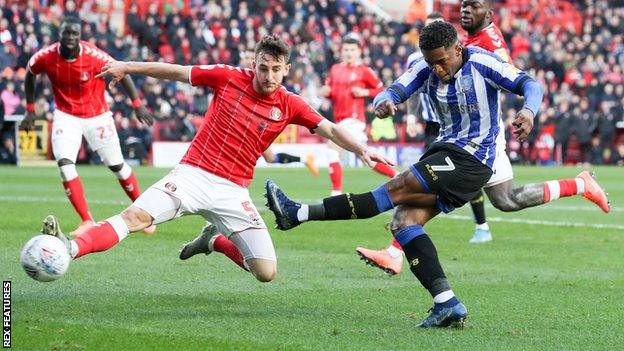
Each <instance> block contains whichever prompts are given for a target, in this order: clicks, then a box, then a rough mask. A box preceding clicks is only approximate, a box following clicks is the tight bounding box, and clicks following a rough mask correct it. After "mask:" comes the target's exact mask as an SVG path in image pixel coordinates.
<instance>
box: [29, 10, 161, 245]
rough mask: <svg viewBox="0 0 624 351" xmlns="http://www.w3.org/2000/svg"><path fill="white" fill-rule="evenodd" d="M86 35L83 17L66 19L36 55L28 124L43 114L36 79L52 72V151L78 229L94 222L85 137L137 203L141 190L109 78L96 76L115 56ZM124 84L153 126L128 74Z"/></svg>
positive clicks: (31, 68) (32, 64)
mask: <svg viewBox="0 0 624 351" xmlns="http://www.w3.org/2000/svg"><path fill="white" fill-rule="evenodd" d="M80 35H81V26H80V20H79V19H77V18H71V17H68V18H65V19H63V21H62V22H61V26H60V40H59V41H58V42H56V43H54V44H52V45H50V46H48V47H46V48H43V49H41V50H39V51H38V52H37V53H35V54H34V55H33V56H32V58H31V59H30V61H29V62H28V70H27V71H26V78H25V81H24V87H25V91H26V111H27V112H26V117H25V118H24V121H23V122H22V127H23V128H25V129H27V130H29V129H30V128H32V125H33V123H34V121H35V119H36V118H37V116H36V115H35V105H34V101H35V81H36V79H37V78H36V76H37V75H38V74H39V73H46V74H47V76H48V78H49V80H50V82H51V83H52V90H53V91H54V102H55V105H56V106H55V110H54V119H53V124H52V152H53V153H54V158H55V159H56V162H57V164H58V167H59V170H60V173H61V178H62V180H63V187H64V188H65V192H66V193H67V197H68V198H69V201H70V202H71V204H72V205H73V206H74V209H75V210H76V212H77V213H78V215H79V216H80V218H81V219H82V224H81V225H80V226H79V227H78V229H76V231H75V233H80V232H82V231H83V230H85V228H87V227H89V226H92V225H93V224H94V222H93V217H92V216H91V212H90V211H89V205H88V204H87V200H86V198H85V194H84V190H83V187H82V182H81V180H80V177H79V176H78V172H77V171H76V165H75V163H76V157H77V155H78V151H79V150H80V144H81V143H82V137H83V136H84V138H85V140H86V141H87V143H88V144H89V146H90V147H91V149H92V150H93V151H96V152H97V153H98V155H99V156H100V158H101V159H102V162H104V164H105V165H106V166H108V168H109V169H110V170H111V171H113V172H114V173H115V175H117V178H118V179H119V184H120V185H121V187H122V188H123V190H124V191H125V192H126V194H127V195H128V197H129V198H130V199H131V200H132V201H134V200H136V199H137V198H138V197H139V195H140V194H141V193H140V191H139V184H138V182H137V179H136V177H135V175H134V172H133V171H132V168H130V166H129V165H128V164H127V163H126V162H124V158H123V155H122V153H121V147H120V146H119V137H118V136H117V129H116V128H115V123H114V121H113V117H112V116H113V115H112V113H111V112H110V109H109V108H108V104H107V103H106V101H105V99H104V90H105V89H106V82H105V81H104V79H101V78H96V77H95V75H96V74H98V73H99V72H100V71H101V70H102V67H104V65H105V64H107V63H109V62H112V61H114V59H113V58H112V57H110V56H109V55H108V54H106V53H105V52H103V51H102V50H100V49H98V48H97V47H95V46H93V45H91V44H89V43H87V42H84V41H81V40H80ZM122 85H123V86H124V88H125V90H126V92H127V94H128V96H129V97H130V98H131V99H132V106H133V107H134V110H135V114H136V116H137V118H138V119H139V120H140V121H141V122H144V123H147V124H148V125H151V124H152V117H151V116H150V114H149V113H148V112H147V110H146V109H145V107H143V106H142V105H141V100H139V98H138V96H137V92H136V89H135V87H134V84H133V83H132V80H131V79H130V77H126V78H124V79H123V80H122ZM155 229H156V228H155V227H151V228H149V229H147V230H146V232H149V233H153V232H154V230H155Z"/></svg>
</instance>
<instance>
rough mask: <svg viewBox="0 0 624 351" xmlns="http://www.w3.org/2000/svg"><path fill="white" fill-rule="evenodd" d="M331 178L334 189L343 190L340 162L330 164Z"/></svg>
mask: <svg viewBox="0 0 624 351" xmlns="http://www.w3.org/2000/svg"><path fill="white" fill-rule="evenodd" d="M329 179H330V180H331V183H332V191H342V166H341V165H340V162H332V163H330V164H329Z"/></svg>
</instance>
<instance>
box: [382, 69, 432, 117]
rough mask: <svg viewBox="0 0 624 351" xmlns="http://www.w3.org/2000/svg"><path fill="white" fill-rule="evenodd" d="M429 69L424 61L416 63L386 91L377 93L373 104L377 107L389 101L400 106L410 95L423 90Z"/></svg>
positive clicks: (429, 72) (429, 73)
mask: <svg viewBox="0 0 624 351" xmlns="http://www.w3.org/2000/svg"><path fill="white" fill-rule="evenodd" d="M430 75H431V68H429V66H428V65H427V63H426V62H425V60H423V59H420V60H418V61H416V62H415V63H414V64H413V65H412V66H411V67H410V68H409V69H408V70H407V71H406V72H405V73H403V74H402V75H401V76H400V77H399V78H398V79H397V80H395V81H394V83H392V85H390V86H389V87H388V88H386V90H384V91H382V92H381V93H379V94H378V95H377V96H376V97H375V100H373V104H374V105H375V106H377V105H378V104H379V103H380V102H381V101H383V100H391V101H392V102H394V103H395V104H400V103H402V102H405V101H406V100H407V99H409V97H410V96H412V94H415V93H420V92H421V91H423V90H424V88H425V85H426V83H427V81H428V80H429V76H430Z"/></svg>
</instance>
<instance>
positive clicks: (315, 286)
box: [0, 166, 624, 350]
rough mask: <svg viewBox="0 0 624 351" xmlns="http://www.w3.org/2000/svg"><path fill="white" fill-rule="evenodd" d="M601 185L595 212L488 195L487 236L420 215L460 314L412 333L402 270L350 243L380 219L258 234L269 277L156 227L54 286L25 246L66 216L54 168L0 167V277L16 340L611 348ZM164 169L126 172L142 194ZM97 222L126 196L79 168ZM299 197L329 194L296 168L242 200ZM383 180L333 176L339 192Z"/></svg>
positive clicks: (321, 181)
mask: <svg viewBox="0 0 624 351" xmlns="http://www.w3.org/2000/svg"><path fill="white" fill-rule="evenodd" d="M594 170H595V171H596V174H597V177H598V180H599V182H601V184H602V185H603V186H604V187H605V188H606V189H607V190H608V191H609V193H610V198H611V202H612V205H613V211H612V212H611V213H610V214H608V215H605V214H604V213H602V212H601V211H600V210H599V209H598V208H597V207H595V206H594V205H593V204H591V203H589V202H587V201H585V200H584V199H582V198H580V197H576V198H566V199H561V200H559V201H557V202H555V203H551V204H548V205H545V206H541V207H538V208H534V209H529V210H525V211H522V212H517V213H502V212H499V211H497V210H495V209H493V208H492V207H491V205H489V203H488V207H487V208H486V209H487V215H488V218H489V224H490V227H491V229H492V232H493V234H494V241H493V242H491V243H487V244H482V245H471V244H468V239H469V238H470V236H471V235H472V232H473V229H474V225H473V223H472V221H471V219H470V216H471V212H470V209H469V207H468V206H466V207H464V208H462V209H459V210H456V211H455V212H453V213H452V214H450V215H445V216H439V217H438V218H436V219H434V220H433V221H432V222H430V223H429V224H428V225H427V230H428V232H429V233H430V234H431V237H432V239H433V240H434V242H435V244H436V246H437V248H438V252H439V255H440V258H441V261H442V264H443V266H444V268H445V270H446V273H447V275H448V277H449V278H450V282H451V284H452V286H453V290H454V291H455V292H456V294H457V295H458V297H459V298H460V299H461V300H462V301H463V302H464V303H465V304H466V306H467V307H468V310H469V318H468V322H467V327H466V328H465V329H463V330H418V329H416V328H415V326H416V324H417V323H418V322H419V321H420V320H421V319H422V318H424V317H425V316H426V315H427V310H428V308H429V307H431V298H430V297H429V296H428V294H427V292H426V291H425V290H424V289H423V288H422V287H421V286H420V285H419V284H418V283H417V281H416V280H415V278H414V277H413V276H412V274H411V272H410V271H409V270H408V268H407V266H404V269H403V272H402V274H400V275H398V276H395V277H387V276H384V275H383V273H382V272H381V271H380V270H378V269H375V268H371V267H368V266H365V265H364V264H363V263H362V262H361V261H359V260H358V258H357V256H356V254H355V250H354V249H355V247H356V246H358V245H363V246H367V247H372V248H380V247H385V246H386V245H387V244H388V242H389V239H390V235H389V234H388V233H387V232H386V231H385V229H384V225H385V223H386V222H388V220H389V219H390V216H389V215H387V214H386V215H380V216H378V217H377V218H373V219H369V220H363V221H350V222H344V221H343V222H316V223H308V224H305V225H303V226H301V227H298V228H296V229H294V230H292V231H289V232H280V231H277V230H274V229H271V234H272V236H273V240H274V242H275V247H276V251H277V255H278V267H279V268H278V277H277V279H276V280H275V281H273V282H271V283H268V284H262V283H259V282H256V281H255V280H254V279H253V278H252V277H251V276H250V275H249V274H248V273H246V272H244V271H242V270H241V269H239V268H238V267H236V266H235V265H234V264H232V263H231V262H230V261H228V260H227V259H226V258H225V257H223V256H222V255H220V254H212V255H210V256H202V257H193V258H192V259H190V260H189V261H185V262H182V261H179V260H178V258H177V255H178V250H179V248H180V247H181V245H182V244H183V243H185V242H186V241H188V240H190V239H192V238H194V237H195V236H196V234H197V233H198V231H199V229H200V228H201V226H202V224H203V222H202V218H201V217H186V218H182V219H179V220H176V221H174V222H170V223H166V224H162V225H160V226H159V228H158V231H157V233H156V234H155V235H154V236H145V235H143V234H134V235H131V236H130V237H129V238H128V239H126V240H125V241H124V242H122V243H121V244H120V245H119V246H117V247H115V248H113V249H112V250H110V251H108V252H105V253H99V254H94V255H89V256H87V257H84V258H82V259H80V260H79V261H76V262H73V264H72V266H71V267H70V270H69V272H68V273H67V275H66V276H65V277H63V278H62V279H61V280H59V281H56V282H53V283H39V282H36V281H34V280H31V279H30V278H28V277H27V276H26V274H25V273H24V272H23V270H22V268H21V266H20V264H19V252H20V249H21V247H22V245H23V244H24V243H25V242H26V241H27V240H28V239H29V238H30V237H31V236H33V235H35V234H36V233H37V232H38V230H39V229H40V224H41V220H42V219H43V218H44V217H45V215H47V214H50V213H53V214H55V215H57V216H58V217H59V219H60V222H61V226H62V228H64V230H65V231H70V230H72V229H73V228H74V227H75V226H76V225H77V224H78V217H77V215H76V214H75V213H74V211H73V209H72V208H71V206H70V204H69V202H68V201H67V200H66V198H65V195H64V192H63V190H62V187H61V184H60V180H59V176H58V171H57V170H56V169H55V168H9V167H0V179H1V180H2V181H1V182H0V223H1V225H0V238H1V242H2V245H0V271H1V274H0V275H1V276H2V279H3V280H11V281H12V290H13V292H12V307H13V310H12V313H13V319H12V344H13V348H14V349H16V350H574V349H576V350H616V349H622V345H623V342H624V337H623V336H622V333H623V332H624V322H623V317H622V316H623V314H624V313H623V312H624V295H623V293H622V291H623V288H624V269H623V268H624V206H623V205H622V204H623V203H624V168H621V167H620V168H595V169H594ZM167 171H168V170H165V169H154V168H138V169H136V172H137V174H138V177H139V181H140V183H141V186H142V188H145V187H147V186H149V185H150V184H151V183H153V182H154V181H156V180H157V179H159V178H160V177H162V176H163V175H164V174H166V172H167ZM579 172H580V170H579V169H578V168H572V167H568V168H563V167H561V168H535V167H516V168H515V174H516V180H515V181H516V183H518V184H523V183H528V182H537V181H542V180H548V179H555V178H563V177H572V176H574V175H576V174H577V173H579ZM79 173H80V174H81V176H82V179H83V182H84V186H85V190H86V194H87V198H88V199H89V200H90V205H91V210H92V212H93V214H94V216H95V217H96V218H97V219H104V218H106V217H108V216H110V215H113V214H116V213H118V212H119V211H121V210H122V209H123V208H124V207H125V206H127V204H128V200H127V198H125V195H124V194H123V192H122V190H121V189H120V187H119V185H118V183H117V181H116V179H115V178H114V176H113V175H112V174H111V173H110V172H109V171H108V170H107V169H106V168H105V167H89V166H80V167H79ZM267 178H272V179H274V180H275V181H277V183H278V184H279V185H281V186H282V187H283V188H284V189H285V190H286V191H287V193H288V194H289V195H291V196H292V197H294V198H297V199H303V200H306V201H310V200H316V199H320V198H322V197H323V196H324V195H325V194H327V193H328V190H329V180H328V177H327V174H326V171H325V172H323V171H322V172H321V175H320V176H319V178H317V179H314V178H311V177H310V176H309V174H308V173H307V172H306V171H305V169H296V168H286V169H284V168H279V169H278V168H272V169H261V170H258V171H257V172H256V177H255V183H254V184H253V185H252V186H251V193H252V197H253V199H254V201H255V203H256V205H257V206H258V208H259V209H261V212H262V215H263V216H264V218H265V220H266V221H267V224H269V226H270V227H271V228H272V226H273V218H272V215H271V214H270V213H269V212H267V211H266V210H264V206H263V204H264V201H263V200H264V198H263V197H262V193H263V192H262V188H263V183H264V180H266V179H267ZM382 182H384V178H382V177H381V176H379V175H376V174H373V173H372V172H371V171H369V170H366V169H349V170H346V172H345V188H346V190H347V191H353V192H361V191H365V190H368V189H372V188H373V187H375V186H377V185H378V184H380V183H382Z"/></svg>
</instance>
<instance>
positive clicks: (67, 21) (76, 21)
mask: <svg viewBox="0 0 624 351" xmlns="http://www.w3.org/2000/svg"><path fill="white" fill-rule="evenodd" d="M63 24H77V25H79V26H82V23H81V22H80V18H78V17H76V16H65V17H63V18H61V25H63Z"/></svg>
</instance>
